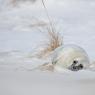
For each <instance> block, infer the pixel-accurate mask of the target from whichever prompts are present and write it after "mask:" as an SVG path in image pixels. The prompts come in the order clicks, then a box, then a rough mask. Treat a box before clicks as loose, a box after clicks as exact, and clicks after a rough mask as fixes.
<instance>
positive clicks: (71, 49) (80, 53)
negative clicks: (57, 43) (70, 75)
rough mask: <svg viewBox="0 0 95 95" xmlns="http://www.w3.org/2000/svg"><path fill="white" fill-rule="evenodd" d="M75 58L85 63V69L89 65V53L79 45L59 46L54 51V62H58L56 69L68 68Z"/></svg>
mask: <svg viewBox="0 0 95 95" xmlns="http://www.w3.org/2000/svg"><path fill="white" fill-rule="evenodd" d="M74 60H78V62H79V63H81V64H83V66H84V69H86V68H87V67H88V66H89V58H88V55H87V53H86V52H85V51H84V50H83V49H82V48H81V47H79V46H76V45H64V46H61V47H59V48H57V49H56V50H55V51H54V53H53V58H52V62H56V64H54V67H55V70H56V71H62V69H67V68H68V67H69V66H70V65H71V64H72V63H73V61H74Z"/></svg>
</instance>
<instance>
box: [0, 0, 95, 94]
mask: <svg viewBox="0 0 95 95" xmlns="http://www.w3.org/2000/svg"><path fill="white" fill-rule="evenodd" d="M18 1H19V0H18ZM26 1H27V0H26ZM45 4H46V6H47V9H48V12H49V15H50V17H51V18H52V20H53V22H54V23H55V27H56V29H57V30H58V31H60V33H61V34H62V36H63V38H64V39H63V41H64V44H76V45H79V46H81V47H83V48H84V49H85V50H86V52H87V53H88V56H89V58H90V61H91V62H92V61H94V60H95V53H94V51H95V45H94V43H95V42H94V40H95V0H45ZM43 21H45V22H47V23H48V19H47V16H46V13H45V10H44V7H43V5H42V3H41V0H37V1H36V2H34V3H30V2H25V3H23V2H18V3H17V5H13V4H11V3H10V0H0V95H32V94H34V95H44V94H46V95H53V94H55V95H59V94H62V95H63V94H64V95H76V94H77V95H89V94H90V95H94V94H95V91H94V87H95V72H90V71H80V72H76V73H73V72H71V73H66V74H65V73H64V74H59V73H43V72H33V71H31V69H32V68H34V67H36V66H38V65H40V64H43V63H44V62H45V60H41V59H36V58H34V59H33V58H31V54H32V53H34V51H35V49H38V47H40V46H41V45H42V42H43V40H45V36H44V34H43V32H40V31H39V29H40V26H39V25H38V26H37V24H38V22H39V24H41V22H43ZM44 25H45V24H44ZM41 30H42V29H41ZM43 31H45V30H43ZM22 71H23V72H22Z"/></svg>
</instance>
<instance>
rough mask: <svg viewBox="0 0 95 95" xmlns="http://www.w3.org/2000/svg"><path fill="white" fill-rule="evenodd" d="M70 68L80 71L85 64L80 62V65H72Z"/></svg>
mask: <svg viewBox="0 0 95 95" xmlns="http://www.w3.org/2000/svg"><path fill="white" fill-rule="evenodd" d="M68 69H69V70H71V71H79V70H82V69H83V65H82V64H79V65H78V66H76V65H71V66H70V67H69V68H68Z"/></svg>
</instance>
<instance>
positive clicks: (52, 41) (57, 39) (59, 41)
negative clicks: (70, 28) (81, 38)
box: [38, 28, 63, 58]
mask: <svg viewBox="0 0 95 95" xmlns="http://www.w3.org/2000/svg"><path fill="white" fill-rule="evenodd" d="M61 45H63V38H62V36H61V35H60V33H59V32H56V31H55V30H54V29H50V28H47V42H44V46H43V47H44V48H43V49H42V50H41V51H40V53H39V54H38V55H39V57H40V58H41V57H46V56H48V55H49V54H50V53H51V52H52V51H54V50H55V49H56V48H58V47H60V46H61Z"/></svg>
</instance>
